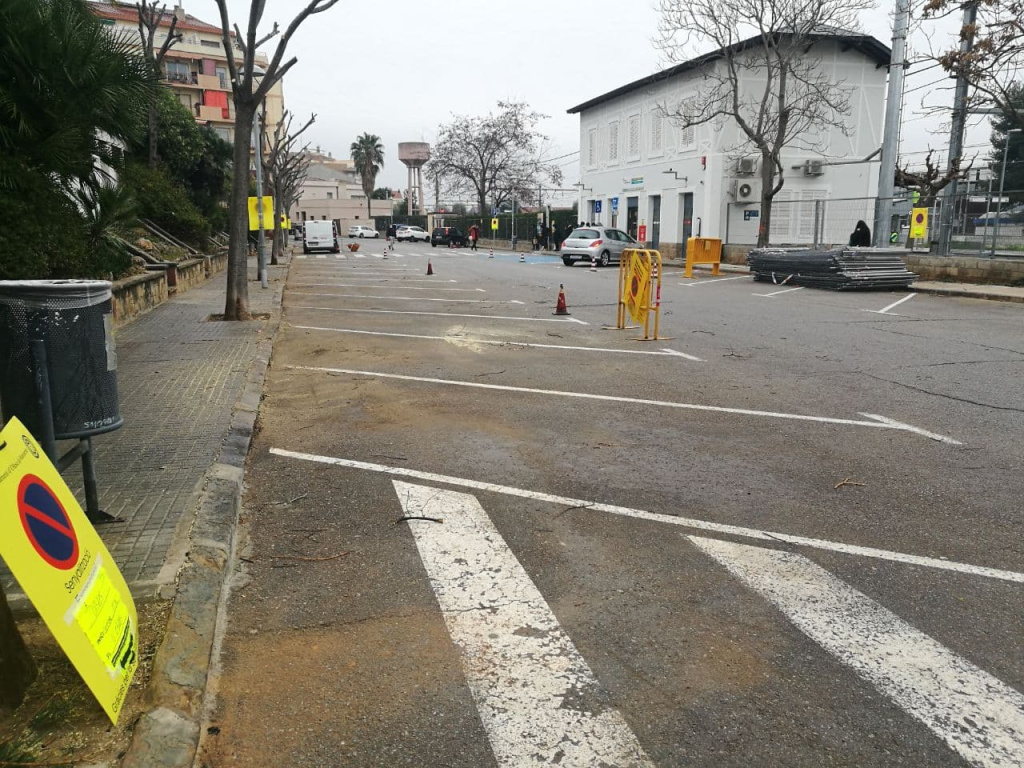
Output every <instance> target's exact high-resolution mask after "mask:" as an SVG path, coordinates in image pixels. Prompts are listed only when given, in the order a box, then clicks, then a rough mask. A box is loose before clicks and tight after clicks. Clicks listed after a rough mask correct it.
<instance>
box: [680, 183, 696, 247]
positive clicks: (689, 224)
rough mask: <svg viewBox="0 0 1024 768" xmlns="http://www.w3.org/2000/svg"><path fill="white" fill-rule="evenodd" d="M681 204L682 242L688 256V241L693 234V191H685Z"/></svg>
mask: <svg viewBox="0 0 1024 768" xmlns="http://www.w3.org/2000/svg"><path fill="white" fill-rule="evenodd" d="M682 198H683V199H682V202H681V203H680V205H679V209H680V210H679V214H680V215H679V221H680V222H682V235H681V242H682V245H683V256H684V257H685V256H686V241H687V240H689V239H690V237H691V236H692V235H693V193H692V192H685V193H683V195H682Z"/></svg>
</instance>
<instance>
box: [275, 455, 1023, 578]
mask: <svg viewBox="0 0 1024 768" xmlns="http://www.w3.org/2000/svg"><path fill="white" fill-rule="evenodd" d="M270 453H271V454H273V455H274V456H281V457H284V458H289V459H297V460H299V461H311V462H316V463H318V464H329V465H333V466H336V467H347V468H349V469H361V470H366V471H368V472H377V473H379V474H384V475H391V476H394V477H407V478H410V479H413V480H422V481H424V482H428V483H443V484H444V485H454V486H457V487H461V488H472V489H474V490H477V491H487V492H490V493H500V494H503V495H505V496H515V497H518V498H521V499H531V500H533V501H542V502H546V503H550V504H556V505H558V506H559V507H569V508H571V509H575V510H579V511H580V512H581V513H589V512H604V513H606V514H611V515H618V516H620V517H629V518H634V519H637V520H649V521H651V522H654V523H664V524H665V525H676V526H679V527H682V528H693V529H695V530H699V531H711V532H713V533H721V534H725V535H727V536H740V537H743V538H745V539H754V540H755V541H763V542H767V543H769V544H777V543H778V542H780V541H781V542H785V543H787V544H792V545H794V546H799V547H809V548H811V549H820V550H822V551H825V552H837V553H839V554H843V555H850V556H853V557H868V558H872V559H874V560H885V561H888V562H893V563H903V564H904V565H915V566H921V567H924V568H934V569H935V570H939V571H949V572H952V573H959V574H965V575H967V576H979V577H982V578H987V579H998V580H999V581H1007V582H1012V583H1015V584H1024V573H1021V572H1018V571H1004V570H1001V569H999V568H988V567H986V566H981V565H971V564H970V563H960V562H957V561H956V560H947V559H943V558H939V557H925V556H921V555H911V554H907V553H905V552H894V551H891V550H887V549H876V548H875V547H863V546H860V545H858V544H846V543H844V542H840V541H830V540H828V539H813V538H808V537H806V536H793V535H790V534H788V533H780V532H778V531H766V530H764V529H761V528H746V527H744V526H740V525H727V524H725V523H714V522H711V521H709V520H698V519H696V518H692V517H680V516H676V515H665V514H660V513H658V512H647V511H645V510H642V509H632V508H630V507H621V506H618V505H616V504H604V503H602V502H599V501H592V500H586V499H574V498H572V497H571V496H556V495H554V494H550V493H544V492H542V491H531V490H527V489H525V488H515V487H513V486H508V485H498V484H497V483H487V482H483V481H481V480H470V479H467V478H463V477H453V476H452V475H439V474H437V473H434V472H423V471H421V470H418V469H410V468H408V467H392V466H388V465H386V464H373V463H370V462H366V461H356V460H355V459H340V458H336V457H334V456H320V455H317V454H315V453H302V452H299V451H288V450H285V449H283V448H271V449H270Z"/></svg>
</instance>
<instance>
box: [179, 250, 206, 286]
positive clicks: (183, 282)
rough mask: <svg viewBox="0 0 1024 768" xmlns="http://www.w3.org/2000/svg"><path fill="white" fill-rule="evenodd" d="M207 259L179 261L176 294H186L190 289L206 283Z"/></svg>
mask: <svg viewBox="0 0 1024 768" xmlns="http://www.w3.org/2000/svg"><path fill="white" fill-rule="evenodd" d="M206 261H207V260H206V259H205V258H202V259H186V260H185V261H179V262H178V265H177V267H176V268H175V272H176V273H177V279H176V283H175V286H174V287H175V292H176V293H184V292H185V291H187V290H188V289H189V288H193V287H195V286H197V285H199V284H200V283H205V282H206V274H207V270H208V267H207V263H206Z"/></svg>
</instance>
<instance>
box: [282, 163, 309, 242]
mask: <svg viewBox="0 0 1024 768" xmlns="http://www.w3.org/2000/svg"><path fill="white" fill-rule="evenodd" d="M307 149H309V144H306V145H304V146H303V147H302V149H300V150H299V151H298V152H296V153H294V154H291V155H288V156H287V157H286V158H285V159H284V161H283V162H282V164H281V170H280V172H279V173H278V176H277V178H276V180H275V184H276V186H275V192H274V194H275V195H277V196H278V197H280V198H281V201H282V210H285V211H290V210H291V209H292V206H293V205H295V203H297V202H298V201H299V190H300V189H302V185H303V183H304V182H305V181H306V172H307V171H309V165H310V163H312V162H313V157H312V155H309V154H307V152H306V150H307ZM283 246H284V237H283V235H282V237H281V247H283ZM275 247H277V246H276V245H275Z"/></svg>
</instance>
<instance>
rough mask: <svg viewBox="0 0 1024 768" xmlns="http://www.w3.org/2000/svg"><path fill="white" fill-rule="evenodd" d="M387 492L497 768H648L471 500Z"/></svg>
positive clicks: (428, 491)
mask: <svg viewBox="0 0 1024 768" xmlns="http://www.w3.org/2000/svg"><path fill="white" fill-rule="evenodd" d="M392 482H393V483H394V486H395V491H396V492H397V494H398V498H399V500H400V502H401V505H402V509H403V510H404V512H405V514H406V515H407V516H425V517H432V518H436V519H437V522H433V521H430V520H409V521H408V522H409V527H410V529H411V530H412V532H413V536H414V537H415V539H416V547H417V548H418V549H419V553H420V557H421V559H422V560H423V565H424V567H425V568H426V571H427V576H428V578H429V579H430V583H431V586H432V587H433V589H434V593H435V595H436V596H437V601H438V604H439V605H440V607H441V612H442V614H443V615H444V621H445V625H446V626H447V627H448V633H449V635H451V638H452V642H454V643H455V645H456V646H457V647H458V649H459V652H460V653H461V655H462V667H463V671H464V673H465V675H466V681H467V683H468V684H469V688H470V691H471V692H472V694H473V699H474V701H475V702H476V706H477V710H478V711H479V713H480V720H481V722H482V723H483V726H484V729H485V730H486V731H487V736H488V739H489V740H490V743H491V749H492V750H493V752H494V756H495V758H496V759H497V762H498V765H501V766H515V767H518V766H523V767H524V768H525V767H526V766H538V765H560V766H564V767H565V768H589V767H590V766H598V765H609V766H612V765H614V766H619V767H620V768H641V767H642V766H643V767H646V766H651V768H653V765H654V764H653V762H651V760H650V758H649V757H648V756H647V755H646V754H645V753H644V750H643V747H641V746H640V743H639V741H638V740H637V738H636V736H635V735H634V734H633V732H632V730H630V728H629V725H628V724H627V723H626V721H625V719H624V718H623V716H622V714H621V713H620V712H618V711H617V710H615V709H612V708H610V707H594V706H592V705H587V704H586V703H584V702H583V701H581V700H580V699H581V692H584V691H587V692H589V693H588V694H587V696H586V698H588V699H589V698H590V697H591V696H593V695H594V692H595V690H596V689H598V688H599V683H598V681H597V678H596V677H595V676H594V673H593V672H592V671H591V670H590V667H589V666H588V665H587V662H586V661H585V660H584V658H583V656H582V655H581V654H580V652H579V651H578V650H577V649H576V646H575V645H573V642H572V640H571V639H570V638H569V636H568V635H566V633H565V631H564V630H563V629H562V627H561V626H560V625H559V623H558V620H557V619H556V618H555V615H554V613H552V611H551V608H550V607H549V606H548V604H547V602H546V601H545V600H544V597H543V595H541V593H540V591H539V590H538V589H537V587H536V585H535V584H534V583H533V581H532V580H531V579H530V577H529V575H528V574H527V573H526V571H525V570H524V569H523V566H522V565H521V564H520V562H519V560H517V559H516V556H515V555H514V554H513V553H512V551H511V550H510V549H509V547H508V545H507V544H506V543H505V540H504V539H503V538H502V537H501V534H500V533H499V532H498V529H497V528H495V526H494V524H493V523H492V522H491V520H490V518H489V517H488V516H487V513H486V512H485V511H484V509H483V507H481V506H480V502H479V501H477V499H476V497H475V496H472V495H470V494H467V493H459V492H457V491H445V490H439V489H437V488H429V487H426V486H422V485H412V484H410V483H405V482H402V481H399V480H394V481H392ZM442 521H443V522H442Z"/></svg>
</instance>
